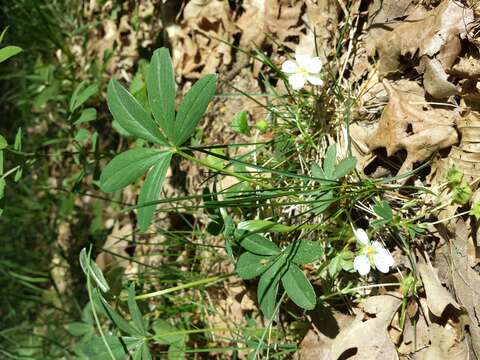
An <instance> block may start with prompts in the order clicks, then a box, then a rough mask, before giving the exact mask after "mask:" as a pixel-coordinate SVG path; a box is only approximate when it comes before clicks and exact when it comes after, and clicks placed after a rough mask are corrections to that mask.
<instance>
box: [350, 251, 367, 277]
mask: <svg viewBox="0 0 480 360" xmlns="http://www.w3.org/2000/svg"><path fill="white" fill-rule="evenodd" d="M353 268H354V269H355V270H357V271H358V273H359V274H360V275H362V276H364V275H367V274H368V273H369V272H370V261H368V257H366V256H365V255H358V256H355V259H354V260H353Z"/></svg>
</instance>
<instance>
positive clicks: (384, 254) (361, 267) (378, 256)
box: [353, 229, 394, 276]
mask: <svg viewBox="0 0 480 360" xmlns="http://www.w3.org/2000/svg"><path fill="white" fill-rule="evenodd" d="M353 233H354V234H355V237H356V238H357V241H358V243H359V244H360V246H361V250H360V255H357V256H356V257H355V259H354V260H353V268H354V269H355V270H357V271H358V273H359V274H360V275H362V276H363V275H367V274H368V273H369V272H370V268H371V266H372V265H374V266H375V268H376V269H377V270H378V271H381V272H382V273H388V272H389V271H390V266H393V264H394V261H393V257H392V255H391V254H390V252H389V251H388V250H387V249H385V248H384V247H383V245H382V244H381V243H380V242H378V241H372V242H370V239H369V238H368V235H367V233H366V232H365V230H363V229H355V230H353Z"/></svg>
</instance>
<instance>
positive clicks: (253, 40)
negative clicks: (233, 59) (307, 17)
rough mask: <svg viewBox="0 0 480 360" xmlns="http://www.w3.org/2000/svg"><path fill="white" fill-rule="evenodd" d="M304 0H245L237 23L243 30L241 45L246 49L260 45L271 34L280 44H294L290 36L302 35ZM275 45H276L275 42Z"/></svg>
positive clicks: (290, 45) (292, 46) (294, 45)
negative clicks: (242, 11)
mask: <svg viewBox="0 0 480 360" xmlns="http://www.w3.org/2000/svg"><path fill="white" fill-rule="evenodd" d="M303 4H304V2H303V1H298V0H297V1H285V0H246V1H244V4H243V7H244V9H245V12H244V13H243V14H242V15H241V16H240V18H239V19H238V20H237V22H236V25H237V26H238V28H239V29H240V30H241V31H242V37H241V39H240V46H241V47H243V48H245V49H251V48H256V47H260V46H261V45H262V44H263V42H264V41H265V39H266V38H267V35H268V36H272V37H273V38H274V39H275V40H276V41H277V42H278V43H279V44H282V45H283V46H287V47H290V48H292V49H293V48H295V47H296V45H297V44H295V43H293V42H292V41H291V40H289V39H291V38H294V37H296V36H300V35H302V30H303V28H304V25H303V24H302V22H301V21H300V20H301V16H302V7H303ZM273 47H274V48H276V45H275V44H273Z"/></svg>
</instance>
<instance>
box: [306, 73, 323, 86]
mask: <svg viewBox="0 0 480 360" xmlns="http://www.w3.org/2000/svg"><path fill="white" fill-rule="evenodd" d="M307 81H308V82H309V83H310V84H312V85H317V86H322V85H323V81H322V79H320V76H314V75H308V76H307Z"/></svg>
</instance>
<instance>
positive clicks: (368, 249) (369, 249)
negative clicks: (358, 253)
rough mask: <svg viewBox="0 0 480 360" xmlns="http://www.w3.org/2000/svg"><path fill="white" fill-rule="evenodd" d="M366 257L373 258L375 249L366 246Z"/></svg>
mask: <svg viewBox="0 0 480 360" xmlns="http://www.w3.org/2000/svg"><path fill="white" fill-rule="evenodd" d="M366 253H367V256H373V255H375V248H374V247H373V246H367V251H366Z"/></svg>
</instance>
